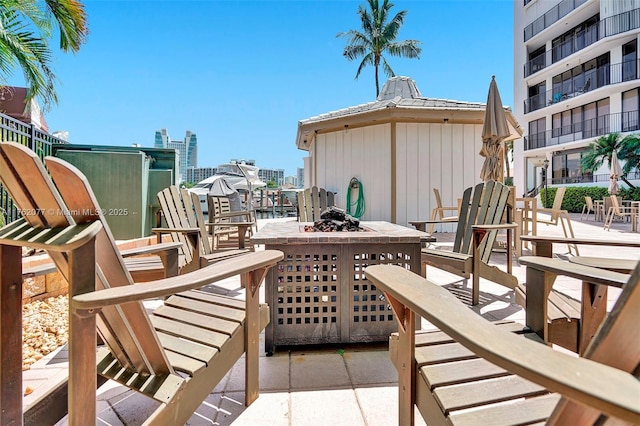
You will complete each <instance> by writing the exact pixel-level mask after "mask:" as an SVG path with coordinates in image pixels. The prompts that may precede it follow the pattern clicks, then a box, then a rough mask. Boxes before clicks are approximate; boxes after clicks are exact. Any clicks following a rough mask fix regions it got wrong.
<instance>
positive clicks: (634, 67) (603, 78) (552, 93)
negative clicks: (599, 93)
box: [524, 59, 640, 114]
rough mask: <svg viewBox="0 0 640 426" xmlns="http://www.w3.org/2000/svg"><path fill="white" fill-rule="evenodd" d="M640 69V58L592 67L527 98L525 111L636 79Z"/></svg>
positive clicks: (528, 111) (531, 110)
mask: <svg viewBox="0 0 640 426" xmlns="http://www.w3.org/2000/svg"><path fill="white" fill-rule="evenodd" d="M638 69H640V59H636V60H633V61H626V62H622V63H617V64H611V65H610V64H607V65H603V66H601V67H598V68H592V69H590V70H588V71H585V72H583V73H582V74H579V75H577V76H575V77H573V78H571V79H569V80H564V81H563V82H562V84H558V85H556V87H554V88H553V89H551V90H547V91H546V92H543V93H539V94H537V95H534V96H531V97H530V98H528V99H525V101H524V113H525V114H527V113H530V112H533V111H536V110H539V109H540V108H544V107H546V106H549V105H553V104H555V103H558V102H562V101H566V100H567V99H571V98H575V97H576V96H579V95H582V94H584V93H587V92H590V91H592V90H595V89H598V88H600V87H604V86H608V85H610V84H617V83H622V82H623V81H629V80H635V79H637V78H638Z"/></svg>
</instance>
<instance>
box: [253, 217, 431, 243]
mask: <svg viewBox="0 0 640 426" xmlns="http://www.w3.org/2000/svg"><path fill="white" fill-rule="evenodd" d="M306 225H313V223H311V222H296V221H287V222H271V223H267V224H266V225H264V226H263V227H262V228H260V230H259V231H258V232H256V233H255V234H254V235H253V237H251V242H253V243H254V244H269V245H278V244H312V243H314V244H316V243H326V244H336V243H337V244H349V243H357V244H386V243H415V242H419V241H421V239H424V238H428V237H429V234H427V233H426V232H421V231H417V230H415V229H411V228H407V227H405V226H400V225H396V224H394V223H389V222H378V221H375V222H373V221H372V222H360V226H361V227H362V228H364V230H363V231H357V232H344V231H342V232H305V230H304V227H305V226H306Z"/></svg>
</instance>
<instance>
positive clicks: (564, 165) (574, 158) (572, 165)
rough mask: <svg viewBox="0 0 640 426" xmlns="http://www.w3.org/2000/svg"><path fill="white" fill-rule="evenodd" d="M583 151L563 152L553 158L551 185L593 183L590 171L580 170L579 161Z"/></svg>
mask: <svg viewBox="0 0 640 426" xmlns="http://www.w3.org/2000/svg"><path fill="white" fill-rule="evenodd" d="M583 152H584V150H572V151H564V152H562V153H561V154H556V155H554V156H553V159H552V162H551V168H552V171H551V173H552V174H551V183H553V184H567V183H580V182H591V181H593V174H592V172H591V171H589V172H584V173H583V172H582V171H581V170H580V159H581V158H582V153H583Z"/></svg>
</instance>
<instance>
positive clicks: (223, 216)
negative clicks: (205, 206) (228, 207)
mask: <svg viewBox="0 0 640 426" xmlns="http://www.w3.org/2000/svg"><path fill="white" fill-rule="evenodd" d="M250 215H251V212H249V211H241V212H227V213H220V214H217V215H215V216H211V217H210V218H209V221H215V219H226V218H233V217H250Z"/></svg>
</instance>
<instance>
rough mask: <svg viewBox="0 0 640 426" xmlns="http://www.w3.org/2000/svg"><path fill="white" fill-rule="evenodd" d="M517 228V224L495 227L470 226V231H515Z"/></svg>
mask: <svg viewBox="0 0 640 426" xmlns="http://www.w3.org/2000/svg"><path fill="white" fill-rule="evenodd" d="M517 227H518V224H517V223H498V224H495V225H471V229H473V230H474V231H475V230H484V231H496V230H497V231H499V230H501V229H516V228H517Z"/></svg>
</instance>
